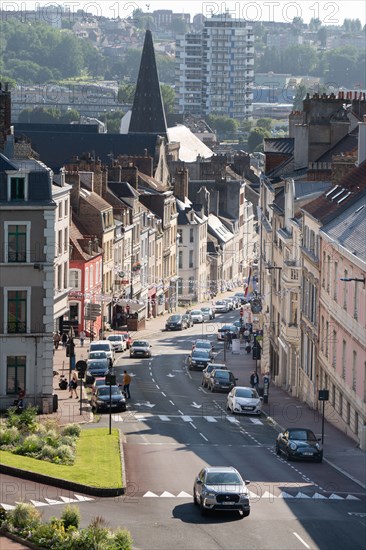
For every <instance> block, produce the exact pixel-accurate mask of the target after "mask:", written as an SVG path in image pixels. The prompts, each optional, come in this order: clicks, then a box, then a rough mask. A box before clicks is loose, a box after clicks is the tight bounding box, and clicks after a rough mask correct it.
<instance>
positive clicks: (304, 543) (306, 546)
mask: <svg viewBox="0 0 366 550" xmlns="http://www.w3.org/2000/svg"><path fill="white" fill-rule="evenodd" d="M293 534H294V535H295V537H296V538H297V539H299V541H300V542H301V543H302V544H303V545H304V546H305V548H309V550H310V546H309V545H308V544H307V543H306V542H305V541H304V539H302V538H301V537H300V535H298V534H297V533H295V531H294V532H293Z"/></svg>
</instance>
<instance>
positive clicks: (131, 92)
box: [117, 84, 136, 105]
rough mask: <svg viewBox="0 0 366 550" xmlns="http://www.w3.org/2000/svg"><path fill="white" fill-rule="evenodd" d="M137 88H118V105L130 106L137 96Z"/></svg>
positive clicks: (123, 85)
mask: <svg viewBox="0 0 366 550" xmlns="http://www.w3.org/2000/svg"><path fill="white" fill-rule="evenodd" d="M135 91H136V86H135V84H121V85H120V86H119V87H118V95H117V98H118V103H122V105H124V104H126V103H127V104H130V103H133V98H134V96H135Z"/></svg>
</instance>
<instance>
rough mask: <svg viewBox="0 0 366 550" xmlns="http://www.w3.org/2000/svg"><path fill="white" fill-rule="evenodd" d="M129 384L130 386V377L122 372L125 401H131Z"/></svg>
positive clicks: (125, 372)
mask: <svg viewBox="0 0 366 550" xmlns="http://www.w3.org/2000/svg"><path fill="white" fill-rule="evenodd" d="M130 384H131V376H130V375H129V374H128V372H127V371H126V370H125V371H123V392H124V394H125V396H126V399H131V394H130Z"/></svg>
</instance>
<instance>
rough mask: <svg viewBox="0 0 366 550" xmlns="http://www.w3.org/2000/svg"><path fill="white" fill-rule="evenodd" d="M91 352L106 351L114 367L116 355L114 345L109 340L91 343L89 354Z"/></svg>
mask: <svg viewBox="0 0 366 550" xmlns="http://www.w3.org/2000/svg"><path fill="white" fill-rule="evenodd" d="M91 351H105V352H106V354H107V357H108V359H109V362H110V364H111V366H112V365H113V363H114V360H115V353H114V347H113V344H112V342H110V341H109V340H95V341H94V342H90V344H89V349H88V352H89V353H90V352H91Z"/></svg>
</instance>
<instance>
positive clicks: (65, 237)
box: [64, 227, 69, 252]
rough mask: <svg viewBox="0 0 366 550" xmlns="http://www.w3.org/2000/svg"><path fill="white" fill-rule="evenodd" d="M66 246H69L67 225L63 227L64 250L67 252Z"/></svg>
mask: <svg viewBox="0 0 366 550" xmlns="http://www.w3.org/2000/svg"><path fill="white" fill-rule="evenodd" d="M68 246H69V236H68V230H67V227H65V229H64V252H67V248H68Z"/></svg>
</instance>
